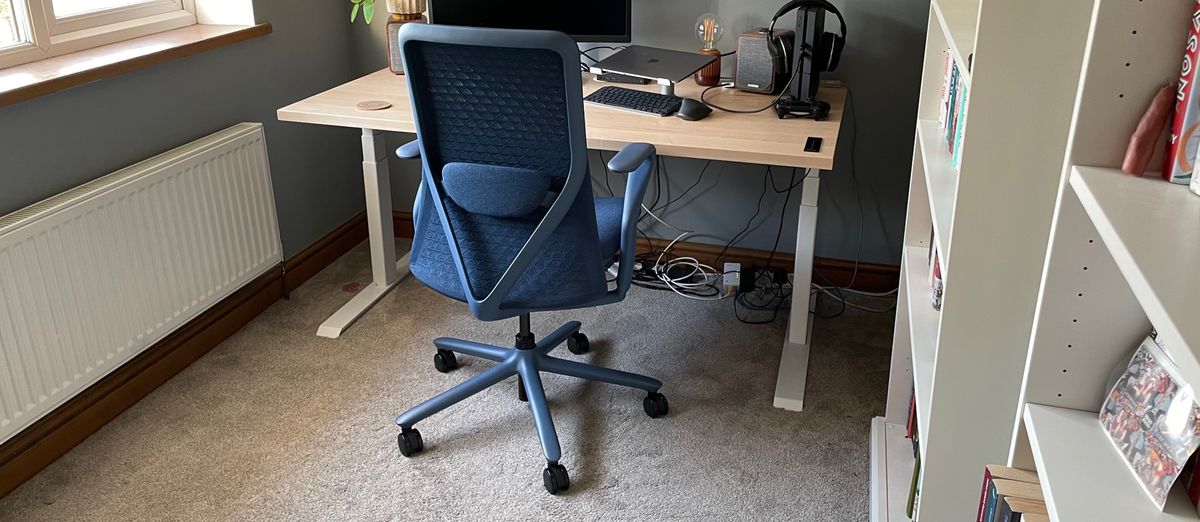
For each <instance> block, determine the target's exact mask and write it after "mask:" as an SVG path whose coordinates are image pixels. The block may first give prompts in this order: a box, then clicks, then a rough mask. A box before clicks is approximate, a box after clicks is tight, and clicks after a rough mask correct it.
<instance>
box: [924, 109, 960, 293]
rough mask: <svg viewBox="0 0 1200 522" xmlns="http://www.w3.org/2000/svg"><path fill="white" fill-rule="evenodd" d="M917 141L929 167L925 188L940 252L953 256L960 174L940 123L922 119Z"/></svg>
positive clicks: (926, 166) (926, 172) (926, 167)
mask: <svg viewBox="0 0 1200 522" xmlns="http://www.w3.org/2000/svg"><path fill="white" fill-rule="evenodd" d="M917 139H918V141H919V142H920V144H921V161H922V162H924V163H923V166H924V167H925V187H926V189H927V190H928V191H929V211H930V213H931V214H932V218H933V231H934V236H936V237H937V242H938V250H939V251H941V252H944V253H946V254H949V252H950V234H951V226H952V225H951V224H952V223H954V200H955V197H956V195H957V192H958V172H957V171H955V170H954V165H953V164H952V163H951V161H950V149H949V145H947V144H946V140H945V139H944V138H942V131H941V130H940V129H939V126H938V122H937V121H933V120H918V121H917ZM945 268H947V269H948V268H949V267H948V266H947V267H945Z"/></svg>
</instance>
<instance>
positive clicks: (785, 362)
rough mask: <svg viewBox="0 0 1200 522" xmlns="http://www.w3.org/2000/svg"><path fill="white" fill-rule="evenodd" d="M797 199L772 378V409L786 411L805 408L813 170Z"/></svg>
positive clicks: (817, 178)
mask: <svg viewBox="0 0 1200 522" xmlns="http://www.w3.org/2000/svg"><path fill="white" fill-rule="evenodd" d="M803 187H804V188H803V190H804V191H803V192H802V193H801V196H800V220H799V221H800V223H799V224H798V225H797V226H796V267H795V272H794V279H793V281H792V312H791V316H790V317H789V321H788V329H787V336H786V337H784V339H783V356H782V357H780V359H779V376H778V377H776V379H775V407H776V408H783V409H785V410H792V411H801V410H803V409H804V385H805V383H806V382H807V380H808V351H809V347H810V344H811V342H812V318H811V317H809V315H808V311H809V309H810V307H811V306H812V301H811V298H810V297H809V295H808V294H809V288H810V287H811V286H812V270H813V254H814V248H815V242H816V239H817V196H818V194H819V193H820V192H821V172H820V171H818V170H813V171H812V173H811V174H809V175H808V177H806V178H804V186H803Z"/></svg>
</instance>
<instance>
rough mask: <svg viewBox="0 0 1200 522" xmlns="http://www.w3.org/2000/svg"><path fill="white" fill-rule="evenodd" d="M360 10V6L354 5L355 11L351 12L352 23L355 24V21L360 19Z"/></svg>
mask: <svg viewBox="0 0 1200 522" xmlns="http://www.w3.org/2000/svg"><path fill="white" fill-rule="evenodd" d="M358 8H359V4H354V9H351V10H350V23H354V20H356V19H357V18H358Z"/></svg>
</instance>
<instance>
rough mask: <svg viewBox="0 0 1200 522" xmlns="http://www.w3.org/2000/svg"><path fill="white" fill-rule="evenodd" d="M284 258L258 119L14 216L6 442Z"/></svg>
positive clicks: (2, 278)
mask: <svg viewBox="0 0 1200 522" xmlns="http://www.w3.org/2000/svg"><path fill="white" fill-rule="evenodd" d="M281 258H282V251H281V248H280V240H279V224H278V221H277V218H276V214H275V200H274V197H273V195H272V191H271V177H270V170H269V167H268V165H267V149H266V142H265V141H264V137H263V129H262V124H258V123H242V124H239V125H235V126H233V127H230V128H228V129H226V130H224V131H221V132H218V133H216V134H213V135H212V136H208V137H206V138H203V139H201V140H199V141H196V142H193V143H190V144H187V145H184V146H182V147H179V148H177V149H175V150H172V151H170V152H167V153H164V154H161V155H159V156H155V157H153V158H151V159H148V160H146V161H143V162H141V163H138V164H136V165H133V166H131V167H129V168H126V169H122V170H120V171H118V172H114V173H112V174H109V175H107V176H105V177H103V178H100V179H97V180H95V181H93V182H90V183H87V184H85V185H82V186H79V187H77V188H74V189H72V190H69V191H67V192H64V193H62V194H59V195H57V196H54V197H52V198H50V199H47V200H45V201H42V202H40V203H37V204H35V205H33V206H30V207H28V208H25V209H23V210H19V211H17V212H15V213H13V214H10V215H8V216H4V217H0V442H3V441H5V440H8V439H9V438H11V437H12V436H13V435H15V434H17V433H18V432H20V431H21V430H22V429H24V428H25V427H27V426H29V425H30V424H31V423H33V422H34V421H36V420H37V419H38V418H40V417H41V416H43V415H45V414H46V413H48V412H50V411H51V410H53V409H54V408H56V407H58V406H59V405H60V404H62V403H63V402H65V401H66V400H68V399H70V398H71V397H72V396H74V395H75V394H77V393H78V392H80V391H81V390H83V389H85V388H87V387H88V386H89V385H91V384H92V383H94V382H96V381H97V380H99V379H100V378H101V377H104V376H105V375H107V374H108V373H109V372H111V371H112V370H114V369H116V368H117V367H119V366H121V365H122V364H123V363H125V362H126V361H129V360H130V359H132V358H133V357H134V356H136V355H138V354H139V353H141V352H142V351H143V350H145V349H146V348H147V347H149V346H151V345H152V344H154V343H155V342H157V341H159V340H160V339H162V338H163V337H165V336H166V335H168V334H170V333H171V332H172V331H173V330H175V329H176V328H178V327H180V326H182V325H183V324H185V323H187V322H188V321H189V320H191V319H193V318H195V317H196V316H197V315H198V314H200V313H201V312H203V311H204V310H206V309H207V308H208V307H210V306H211V305H213V304H215V303H217V302H218V301H220V300H221V299H222V298H224V297H226V296H228V295H229V294H230V293H232V292H233V291H235V290H237V289H238V288H240V287H241V286H243V285H245V284H246V283H248V282H250V281H252V280H253V279H255V278H256V277H258V276H260V275H262V274H263V273H265V272H266V271H268V270H269V269H271V268H272V267H275V266H277V265H278V264H279V262H280V260H281Z"/></svg>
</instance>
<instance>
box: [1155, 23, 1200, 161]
mask: <svg viewBox="0 0 1200 522" xmlns="http://www.w3.org/2000/svg"><path fill="white" fill-rule="evenodd" d="M1188 26H1189V29H1188V39H1187V44H1186V45H1185V46H1184V54H1183V67H1181V68H1180V73H1179V81H1178V83H1176V85H1175V111H1174V120H1173V121H1172V122H1171V134H1170V135H1169V136H1168V138H1167V153H1166V155H1165V156H1164V158H1163V171H1162V177H1163V179H1165V180H1167V181H1170V182H1172V183H1180V184H1184V185H1187V184H1188V182H1189V181H1191V177H1192V168H1193V163H1195V162H1196V149H1197V146H1200V133H1198V132H1197V130H1198V129H1200V121H1198V120H1200V106H1198V104H1197V99H1196V98H1195V97H1194V96H1192V90H1193V89H1194V88H1195V83H1196V81H1197V80H1198V78H1197V70H1200V67H1197V66H1196V65H1197V62H1196V60H1197V59H1200V0H1197V1H1196V2H1193V6H1192V17H1191V21H1190V23H1189V24H1188Z"/></svg>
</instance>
